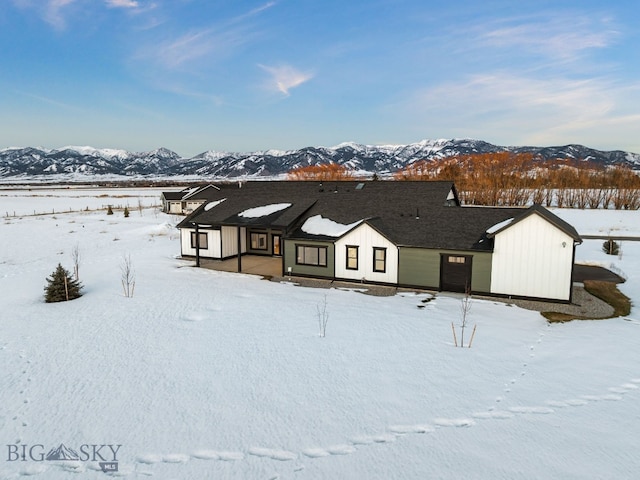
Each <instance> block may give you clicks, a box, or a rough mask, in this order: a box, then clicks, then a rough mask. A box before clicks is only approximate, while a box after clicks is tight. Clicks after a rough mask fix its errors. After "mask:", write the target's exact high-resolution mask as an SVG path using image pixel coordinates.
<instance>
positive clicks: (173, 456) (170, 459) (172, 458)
mask: <svg viewBox="0 0 640 480" xmlns="http://www.w3.org/2000/svg"><path fill="white" fill-rule="evenodd" d="M162 461H163V462H164V463H187V462H188V461H189V455H184V454H182V453H170V454H169V455H164V456H163V457H162Z"/></svg>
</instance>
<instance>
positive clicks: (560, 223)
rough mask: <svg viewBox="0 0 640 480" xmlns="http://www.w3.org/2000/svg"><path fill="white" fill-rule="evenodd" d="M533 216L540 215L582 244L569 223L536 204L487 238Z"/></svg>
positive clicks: (488, 233) (490, 233) (489, 233)
mask: <svg viewBox="0 0 640 480" xmlns="http://www.w3.org/2000/svg"><path fill="white" fill-rule="evenodd" d="M531 215H539V216H540V217H542V218H543V219H545V220H546V221H547V222H549V223H551V224H552V225H554V226H555V227H556V228H558V229H559V230H561V231H563V232H564V233H566V234H567V235H569V236H570V237H571V238H573V240H574V241H575V242H578V243H582V238H580V235H579V234H578V232H577V231H576V229H575V228H574V227H573V226H572V225H570V224H568V223H567V222H565V221H564V220H562V219H561V218H560V217H558V216H557V215H555V214H553V213H551V212H550V211H549V210H547V209H546V208H544V207H543V206H542V205H539V204H535V205H533V206H531V207H529V208H528V209H527V210H526V211H524V212H523V213H522V214H520V215H518V216H516V217H514V218H513V219H512V221H510V222H505V224H504V225H500V226H499V227H498V228H496V229H495V230H492V231H491V232H487V236H488V237H489V238H493V237H495V236H496V235H498V234H499V233H500V232H503V231H504V230H506V229H508V228H511V227H513V226H514V225H517V224H518V223H520V222H521V221H523V220H524V219H526V218H528V217H530V216H531Z"/></svg>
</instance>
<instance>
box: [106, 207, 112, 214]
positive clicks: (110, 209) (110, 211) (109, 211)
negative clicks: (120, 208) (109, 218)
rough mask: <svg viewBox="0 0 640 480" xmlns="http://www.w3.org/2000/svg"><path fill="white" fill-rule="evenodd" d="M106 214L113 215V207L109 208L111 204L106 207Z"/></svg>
mask: <svg viewBox="0 0 640 480" xmlns="http://www.w3.org/2000/svg"><path fill="white" fill-rule="evenodd" d="M107 215H113V209H112V208H111V205H109V208H107Z"/></svg>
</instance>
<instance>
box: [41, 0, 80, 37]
mask: <svg viewBox="0 0 640 480" xmlns="http://www.w3.org/2000/svg"><path fill="white" fill-rule="evenodd" d="M75 1H76V0H49V1H47V2H46V8H45V12H44V19H45V21H46V22H48V23H50V24H51V25H52V26H53V27H54V28H56V29H58V30H63V29H64V28H65V27H66V20H65V17H64V16H63V14H62V10H63V8H64V7H67V6H69V5H71V4H72V3H75Z"/></svg>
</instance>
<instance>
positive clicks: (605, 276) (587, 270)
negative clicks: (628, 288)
mask: <svg viewBox="0 0 640 480" xmlns="http://www.w3.org/2000/svg"><path fill="white" fill-rule="evenodd" d="M572 280H573V281H574V282H580V283H582V282H584V281H585V280H601V281H603V282H613V283H624V278H622V277H620V276H619V275H616V274H615V273H613V272H612V271H611V270H607V269H606V268H603V267H596V266H593V265H578V264H576V265H574V268H573V277H572Z"/></svg>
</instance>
